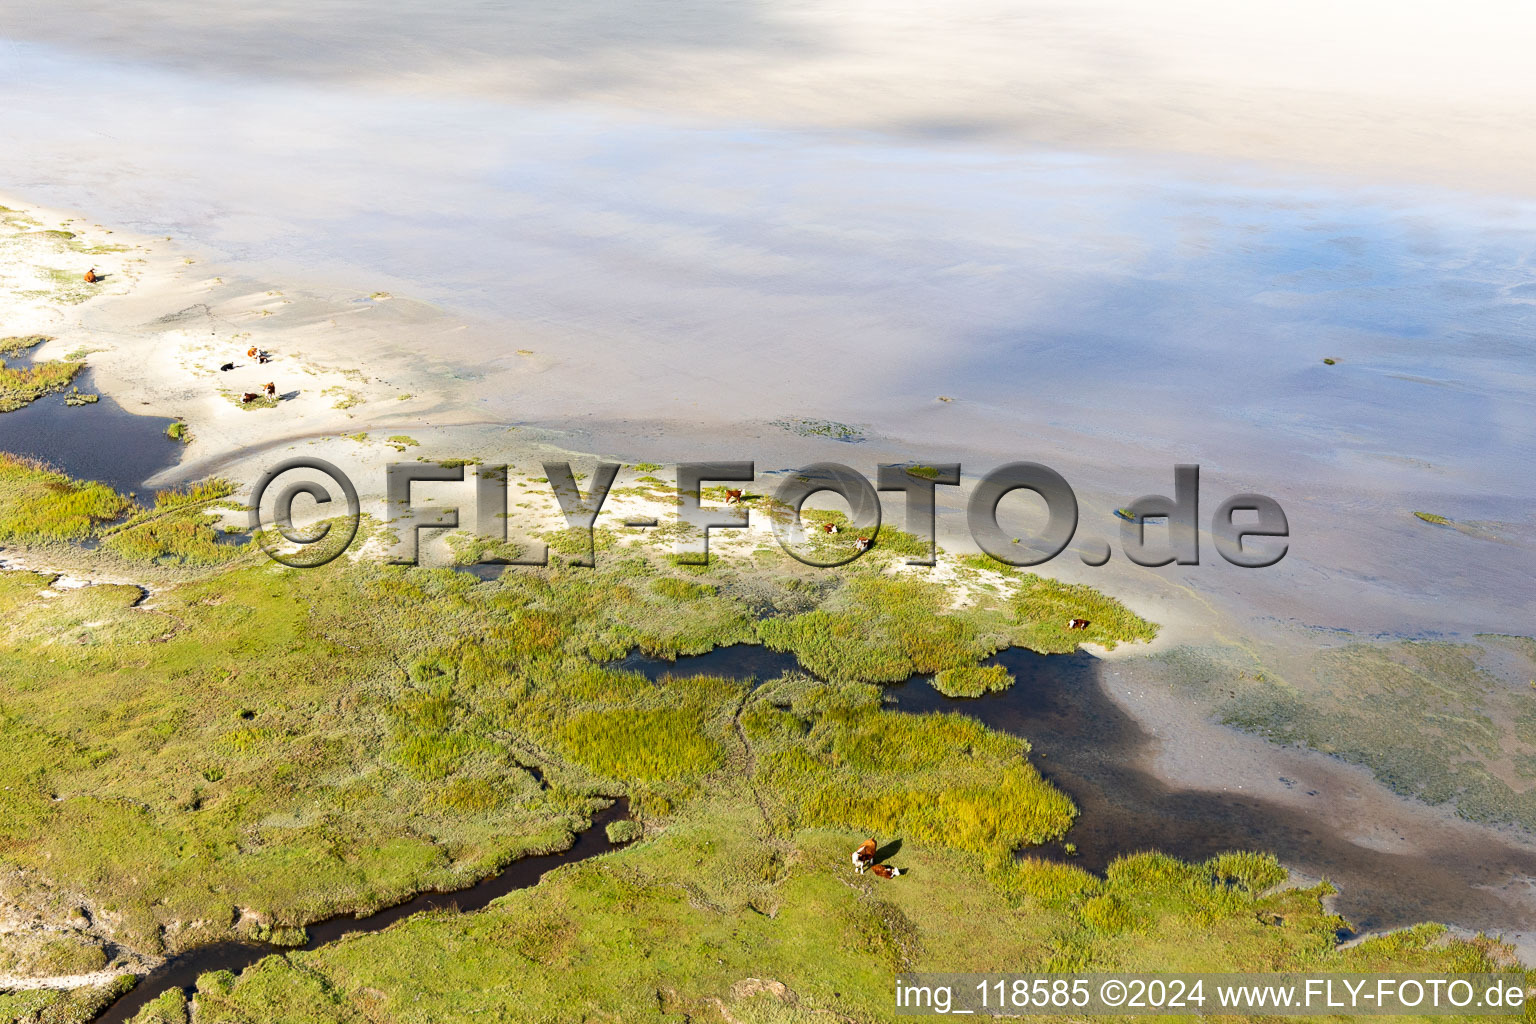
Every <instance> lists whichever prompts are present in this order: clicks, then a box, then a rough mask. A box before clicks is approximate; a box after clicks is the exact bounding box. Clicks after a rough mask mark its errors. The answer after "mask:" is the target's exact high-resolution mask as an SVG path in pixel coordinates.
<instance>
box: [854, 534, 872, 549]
mask: <svg viewBox="0 0 1536 1024" xmlns="http://www.w3.org/2000/svg"><path fill="white" fill-rule="evenodd" d="M853 546H854V548H855V550H858V551H868V550H869V538H868V537H860V538H859V539H858V540H857V541H855V542H854V545H853Z"/></svg>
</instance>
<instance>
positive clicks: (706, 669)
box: [96, 645, 1536, 1024]
mask: <svg viewBox="0 0 1536 1024" xmlns="http://www.w3.org/2000/svg"><path fill="white" fill-rule="evenodd" d="M988 663H989V664H999V665H1002V666H1003V667H1005V668H1007V669H1008V671H1009V672H1010V673H1012V674H1013V676H1014V678H1015V680H1016V682H1015V683H1014V685H1013V686H1012V687H1011V688H1010V689H1008V690H1005V691H1003V692H1001V693H990V694H987V695H985V696H982V697H977V698H951V697H946V696H944V695H943V694H941V693H939V692H938V691H937V690H935V689H934V688H933V687H932V686H930V685H929V683H928V680H927V679H926V678H925V677H921V676H914V677H912V678H911V679H909V680H907V681H906V682H903V683H899V684H896V685H894V686H889V687H887V688H886V693H887V697H888V700H889V701H891V702H892V703H893V706H894V708H895V709H896V710H899V711H904V712H913V713H923V712H931V711H950V712H959V713H961V714H965V715H969V716H971V717H972V718H975V719H976V720H977V721H980V722H982V723H984V724H986V725H988V726H991V727H992V728H995V729H999V730H1001V731H1004V732H1008V733H1011V734H1013V735H1017V736H1022V737H1024V738H1026V739H1028V740H1029V742H1030V744H1031V746H1032V748H1033V751H1032V754H1031V758H1032V760H1033V761H1034V763H1035V764H1036V765H1037V766H1038V767H1039V769H1040V771H1041V772H1042V774H1044V775H1045V777H1046V778H1048V779H1050V780H1051V782H1053V783H1054V784H1055V785H1057V786H1059V787H1060V788H1061V789H1062V790H1063V791H1065V792H1066V793H1067V794H1068V795H1069V796H1070V797H1071V798H1072V799H1073V800H1074V801H1075V802H1076V803H1077V806H1078V808H1079V811H1080V814H1079V816H1078V819H1077V821H1076V823H1075V824H1074V825H1073V826H1072V829H1071V830H1070V831H1069V832H1068V834H1067V840H1070V841H1071V842H1073V843H1075V844H1076V846H1077V850H1078V852H1077V855H1076V856H1073V857H1068V855H1067V853H1066V850H1065V848H1064V842H1056V843H1050V844H1047V845H1045V846H1042V847H1034V848H1031V849H1028V850H1025V851H1022V854H1021V855H1023V856H1034V857H1045V858H1049V859H1052V860H1063V861H1070V862H1072V863H1075V864H1078V865H1080V866H1082V867H1083V868H1085V869H1087V870H1089V871H1094V872H1097V873H1102V872H1103V871H1104V869H1105V868H1106V867H1107V866H1108V865H1109V863H1110V862H1111V861H1112V860H1114V859H1115V858H1116V857H1119V856H1122V855H1124V854H1129V853H1136V852H1139V851H1143V850H1158V851H1161V852H1163V853H1167V854H1170V855H1172V856H1175V857H1179V858H1181V859H1184V860H1204V859H1206V858H1208V857H1211V856H1214V855H1216V854H1218V853H1222V852H1223V851H1226V850H1261V851H1268V852H1270V853H1273V854H1275V856H1277V857H1278V858H1279V859H1280V861H1281V862H1282V863H1283V864H1284V865H1285V866H1286V867H1288V868H1291V869H1293V870H1297V871H1301V872H1303V873H1305V874H1307V875H1313V876H1318V877H1323V878H1327V879H1328V880H1329V881H1331V882H1333V883H1334V885H1336V886H1337V887H1338V888H1339V890H1340V891H1339V895H1338V896H1337V897H1336V898H1335V904H1334V906H1335V909H1336V910H1337V911H1338V913H1340V914H1342V915H1343V916H1344V917H1345V918H1346V919H1348V920H1349V921H1350V923H1351V924H1352V925H1353V927H1354V928H1355V929H1356V930H1357V932H1355V933H1351V932H1348V931H1345V932H1342V933H1341V935H1340V937H1341V938H1347V937H1349V936H1350V935H1351V934H1356V933H1359V932H1368V931H1380V930H1384V929H1390V928H1398V927H1403V926H1406V925H1411V924H1417V923H1419V922H1422V921H1440V922H1445V923H1449V924H1453V925H1457V926H1459V927H1463V928H1471V929H1477V930H1483V931H1488V932H1491V933H1497V932H1500V931H1505V930H1515V929H1528V928H1530V927H1532V925H1533V922H1532V921H1531V920H1529V919H1528V917H1527V916H1526V915H1525V914H1524V913H1523V912H1522V911H1521V909H1520V908H1519V907H1517V906H1515V905H1512V904H1511V903H1510V902H1508V901H1506V900H1504V899H1502V898H1500V896H1499V895H1498V893H1496V892H1494V891H1492V887H1495V886H1497V885H1499V884H1501V883H1502V882H1504V881H1505V880H1506V879H1507V878H1508V876H1510V875H1511V874H1517V875H1526V876H1529V877H1536V855H1533V854H1531V853H1529V852H1527V851H1525V850H1522V849H1520V848H1519V847H1516V846H1514V845H1510V844H1502V843H1497V842H1485V843H1482V844H1480V845H1479V847H1478V849H1477V850H1476V851H1475V854H1472V855H1469V851H1467V850H1466V849H1464V848H1460V847H1456V848H1451V847H1446V848H1432V849H1429V850H1428V851H1423V852H1417V853H1413V854H1394V853H1389V852H1385V851H1382V850H1378V849H1374V848H1372V847H1368V846H1362V845H1360V844H1358V843H1354V842H1351V841H1350V840H1348V839H1347V838H1344V837H1343V836H1341V835H1340V834H1339V830H1338V829H1337V828H1336V827H1335V824H1334V821H1335V815H1334V814H1332V813H1331V808H1330V807H1329V806H1328V805H1326V804H1323V803H1320V804H1319V807H1318V809H1317V811H1316V812H1304V811H1301V810H1297V809H1295V808H1292V807H1289V806H1284V805H1281V804H1277V803H1275V802H1273V801H1268V800H1263V799H1259V798H1253V797H1243V796H1234V795H1231V794H1227V793H1217V792H1210V791H1205V790H1191V789H1178V788H1174V787H1171V786H1169V785H1167V784H1166V783H1164V782H1162V781H1161V780H1160V779H1158V778H1157V777H1156V776H1155V775H1153V774H1152V773H1151V772H1149V771H1147V770H1146V769H1145V768H1143V767H1141V765H1143V764H1144V763H1145V762H1146V760H1147V757H1148V755H1149V754H1150V753H1151V752H1152V746H1153V744H1154V742H1155V741H1154V739H1153V737H1151V736H1150V735H1149V734H1148V733H1146V732H1145V731H1143V730H1142V729H1141V727H1140V726H1139V725H1138V724H1137V723H1136V722H1135V721H1134V720H1133V719H1132V718H1131V717H1130V716H1129V715H1127V714H1126V713H1125V712H1124V711H1122V710H1120V708H1119V707H1118V706H1117V705H1116V704H1115V702H1114V701H1113V700H1112V699H1111V698H1110V697H1109V695H1108V694H1107V693H1106V692H1105V690H1104V687H1103V684H1102V681H1101V678H1100V670H1101V666H1102V662H1101V661H1100V659H1098V658H1096V657H1094V656H1093V655H1091V654H1089V653H1087V652H1085V651H1078V652H1076V653H1074V654H1068V655H1042V654H1035V653H1034V652H1031V651H1025V650H1018V649H1010V650H1007V651H1003V652H1001V653H999V654H998V655H996V656H995V657H993V658H992V659H989V662H988ZM611 667H614V668H620V669H627V670H630V671H634V672H639V673H641V674H643V675H645V676H646V677H647V678H649V679H652V680H654V681H659V680H661V679H663V678H664V677H666V676H668V675H674V676H693V675H714V676H725V677H729V678H735V679H743V680H747V679H756V680H758V681H765V680H769V679H774V678H777V677H778V676H780V675H782V674H784V673H785V672H787V671H792V670H796V669H798V667H799V665H798V662H797V661H796V659H795V657H794V656H793V655H791V654H783V653H778V652H774V651H770V650H768V649H767V648H764V647H756V646H749V645H737V646H733V647H725V648H720V649H718V650H715V651H711V652H709V653H708V654H701V655H698V656H695V657H686V658H679V659H678V660H677V661H675V662H672V661H664V660H661V659H655V658H647V657H644V656H641V655H631V656H629V657H627V658H624V659H622V660H621V661H618V662H614V663H612V665H611ZM627 807H628V805H627V802H626V801H625V800H623V799H620V800H618V801H617V802H615V803H614V804H612V805H611V806H609V807H608V808H606V809H604V810H603V811H600V812H599V813H598V814H596V815H595V816H594V817H593V822H592V827H591V828H589V829H587V830H586V831H585V832H582V833H580V834H579V835H578V836H577V838H576V842H575V845H573V846H572V847H571V848H570V849H569V850H566V851H565V852H564V853H559V854H549V855H544V856H536V857H528V858H524V859H522V860H519V861H514V862H513V863H511V864H510V865H508V866H507V868H506V869H505V870H504V871H503V872H502V873H501V874H499V875H496V876H495V877H493V878H489V879H487V880H485V881H482V882H480V883H478V884H476V885H474V886H471V887H469V888H466V889H462V890H459V891H457V892H445V893H436V892H434V893H423V894H421V895H419V896H416V897H415V898H413V899H411V900H409V901H407V902H405V903H401V904H399V905H397V906H394V907H390V908H388V909H386V910H382V911H380V912H379V913H377V914H374V915H372V916H370V917H365V918H355V917H346V916H341V917H334V918H330V919H328V920H326V921H322V922H320V923H319V924H314V925H310V926H309V927H308V935H309V941H308V942H307V943H305V945H304V946H303V947H302V948H304V949H306V950H312V949H315V948H317V947H319V946H323V945H325V944H326V943H329V942H334V941H336V940H337V939H339V938H341V937H343V936H345V935H351V934H357V933H363V932H377V931H382V930H383V929H385V928H387V927H389V926H390V925H392V924H394V923H395V922H396V921H399V920H401V919H402V918H405V917H407V916H409V915H411V914H415V913H418V912H420V911H423V910H432V909H438V908H442V907H457V908H458V909H459V910H461V911H471V910H479V909H481V908H483V907H485V906H486V905H487V904H489V903H490V902H491V901H492V900H494V899H496V898H497V897H499V896H503V895H505V894H506V893H508V892H511V891H512V890H514V889H520V888H524V887H527V886H531V885H535V884H537V882H538V881H539V879H540V878H541V877H542V876H543V875H544V873H545V872H546V871H549V870H551V869H552V868H555V867H558V866H559V865H561V864H568V863H573V862H575V861H579V860H583V859H585V858H587V857H592V856H594V855H596V854H599V853H603V852H605V851H607V850H610V849H613V844H611V843H609V842H608V840H607V838H606V834H605V829H606V826H607V825H608V823H609V822H611V821H615V820H618V819H619V818H622V817H624V816H625V814H627ZM887 838H890V837H887ZM286 951H287V950H285V949H283V948H279V947H276V946H266V945H254V944H247V943H238V942H225V943H217V944H214V945H210V946H204V947H201V948H198V949H195V950H192V951H189V952H187V953H185V954H182V955H179V956H174V957H171V958H170V959H169V960H167V961H166V962H165V963H164V964H162V965H161V966H160V967H159V968H157V969H156V970H154V971H153V972H151V973H150V974H149V975H147V976H146V977H144V978H143V979H142V980H141V981H140V982H139V984H138V985H137V986H136V987H135V988H134V989H133V990H132V991H131V992H129V993H127V994H126V995H124V996H123V997H122V998H121V999H119V1000H118V1001H117V1002H116V1003H114V1004H112V1006H110V1007H109V1008H108V1009H107V1010H106V1011H105V1012H104V1013H103V1014H102V1015H101V1016H100V1017H98V1018H97V1019H96V1020H97V1024H124V1022H126V1021H129V1020H131V1019H132V1017H133V1016H134V1014H136V1013H137V1012H138V1011H139V1010H140V1008H142V1007H143V1005H144V1004H145V1003H147V1002H149V1001H150V1000H151V999H153V998H154V997H155V996H157V995H159V994H160V993H161V992H164V991H165V990H166V989H169V988H181V989H183V990H186V991H190V990H191V989H192V988H193V986H194V984H195V983H196V981H197V978H198V976H199V975H201V974H203V973H204V972H207V971H216V970H228V971H233V972H236V973H238V972H240V971H242V970H244V969H245V968H247V967H250V966H252V965H253V964H255V963H256V962H258V961H259V960H261V959H262V958H263V957H266V956H271V955H273V954H275V953H282V952H286Z"/></svg>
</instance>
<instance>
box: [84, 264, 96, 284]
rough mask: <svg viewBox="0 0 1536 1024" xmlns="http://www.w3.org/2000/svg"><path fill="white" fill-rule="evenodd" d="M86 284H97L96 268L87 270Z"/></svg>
mask: <svg viewBox="0 0 1536 1024" xmlns="http://www.w3.org/2000/svg"><path fill="white" fill-rule="evenodd" d="M85 283H86V284H95V283H96V268H95V267H92V268H91V269H90V270H87V271H86V272H85Z"/></svg>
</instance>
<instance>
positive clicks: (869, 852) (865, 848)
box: [853, 839, 901, 878]
mask: <svg viewBox="0 0 1536 1024" xmlns="http://www.w3.org/2000/svg"><path fill="white" fill-rule="evenodd" d="M878 850H879V847H878V846H876V845H875V841H874V840H873V839H866V840H864V841H863V842H862V843H860V844H859V848H858V849H857V850H854V851H853V870H854V871H855V872H856V873H858V874H861V875H862V874H863V873H864V872H865V871H873V872H874V873H875V874H877V875H879V876H880V877H881V878H896V877H898V876H899V875H900V874H901V868H893V867H891V866H890V865H888V864H876V863H875V853H876V852H877V851H878Z"/></svg>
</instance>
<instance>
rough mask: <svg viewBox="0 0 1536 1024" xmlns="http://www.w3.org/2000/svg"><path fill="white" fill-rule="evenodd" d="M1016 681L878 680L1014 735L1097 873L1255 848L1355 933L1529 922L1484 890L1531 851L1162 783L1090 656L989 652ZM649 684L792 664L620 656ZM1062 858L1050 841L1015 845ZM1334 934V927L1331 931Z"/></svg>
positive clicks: (1534, 862)
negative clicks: (1419, 845)
mask: <svg viewBox="0 0 1536 1024" xmlns="http://www.w3.org/2000/svg"><path fill="white" fill-rule="evenodd" d="M989 663H990V664H998V665H1002V666H1003V667H1005V668H1006V669H1008V671H1009V672H1010V673H1012V674H1013V676H1014V678H1015V680H1016V682H1015V684H1014V685H1013V686H1012V687H1011V688H1010V689H1008V690H1005V691H1003V692H1001V693H991V694H987V695H985V696H982V697H978V698H972V699H965V698H950V697H945V696H944V695H943V694H941V693H939V692H938V691H937V690H935V689H934V688H933V687H932V686H930V685H929V683H928V680H927V679H926V678H924V677H913V678H912V679H909V680H907V681H906V682H904V683H900V684H897V685H894V686H890V687H887V691H886V692H887V693H888V695H889V696H890V697H891V698H892V699H893V700H894V701H895V706H896V708H898V709H899V710H901V711H910V712H927V711H958V712H960V713H962V714H965V715H969V716H970V717H972V718H975V719H976V720H978V721H980V722H983V723H985V724H986V725H988V726H991V727H993V728H995V729H1000V730H1002V731H1004V732H1007V733H1011V734H1013V735H1016V736H1021V737H1023V738H1025V739H1027V740H1028V741H1029V742H1030V745H1031V746H1032V748H1033V754H1032V759H1033V761H1034V763H1035V764H1036V765H1037V766H1038V767H1039V769H1040V771H1041V772H1042V773H1043V774H1044V775H1045V776H1046V777H1047V778H1048V779H1050V780H1051V781H1052V782H1053V783H1054V784H1056V785H1057V786H1059V787H1060V788H1061V789H1062V790H1064V791H1065V792H1066V793H1067V794H1068V795H1069V796H1071V797H1072V799H1073V801H1075V802H1076V804H1077V806H1078V808H1079V810H1080V812H1081V813H1080V814H1079V816H1078V819H1077V821H1076V823H1075V824H1074V825H1073V826H1072V829H1071V831H1070V832H1069V833H1068V835H1067V839H1068V840H1070V841H1071V842H1072V843H1074V844H1076V847H1077V850H1078V853H1077V855H1076V856H1075V857H1073V858H1070V859H1071V861H1072V862H1073V863H1076V864H1079V865H1081V866H1082V867H1084V868H1087V869H1088V870H1090V871H1094V872H1099V873H1102V872H1103V871H1104V869H1105V868H1106V867H1107V866H1108V865H1109V863H1110V862H1111V861H1112V860H1114V859H1115V858H1116V857H1119V856H1122V855H1124V854H1129V853H1136V852H1139V851H1142V850H1158V851H1161V852H1164V853H1168V854H1171V855H1173V856H1175V857H1179V858H1181V859H1184V860H1204V859H1206V858H1208V857H1211V856H1214V855H1216V854H1218V853H1222V852H1224V851H1227V850H1262V851H1268V852H1270V853H1273V854H1275V856H1277V857H1278V858H1279V859H1280V861H1281V862H1282V863H1283V864H1285V865H1286V867H1288V868H1291V869H1293V870H1296V871H1300V872H1303V873H1305V874H1308V875H1313V876H1317V877H1322V878H1326V879H1328V880H1329V881H1331V882H1332V883H1333V884H1334V885H1335V886H1337V887H1338V888H1339V890H1340V891H1339V895H1338V896H1337V897H1336V902H1335V904H1334V906H1335V907H1336V909H1337V911H1338V912H1339V913H1340V914H1342V915H1343V916H1344V917H1345V918H1346V919H1347V920H1349V921H1350V923H1351V924H1352V925H1353V927H1354V929H1355V930H1356V931H1359V932H1365V931H1377V930H1382V929H1389V928H1396V927H1401V926H1404V925H1410V924H1417V923H1419V922H1422V921H1440V922H1445V923H1448V924H1454V925H1457V926H1460V927H1464V928H1471V929H1477V930H1483V931H1488V932H1492V933H1498V932H1501V931H1517V930H1519V931H1523V930H1528V929H1530V928H1531V927H1532V926H1533V925H1536V920H1533V919H1532V915H1531V914H1530V912H1529V911H1528V910H1527V909H1524V908H1522V907H1520V906H1518V905H1515V904H1512V903H1511V902H1509V901H1508V900H1506V899H1503V898H1501V897H1500V895H1499V894H1498V893H1497V892H1493V891H1490V888H1489V887H1496V886H1499V885H1501V884H1504V883H1505V882H1506V881H1507V880H1508V879H1509V878H1510V877H1511V876H1526V877H1530V878H1536V855H1533V854H1532V853H1530V852H1528V851H1526V850H1523V849H1521V848H1520V847H1518V846H1515V845H1513V844H1505V843H1500V842H1498V841H1496V840H1494V839H1489V840H1488V841H1486V842H1479V843H1478V844H1477V845H1476V847H1475V848H1468V847H1467V846H1466V845H1464V844H1458V845H1454V846H1443V847H1431V848H1428V849H1427V850H1420V851H1419V852H1416V853H1412V854H1394V853H1389V852H1386V851H1383V850H1380V849H1375V848H1372V847H1367V846H1362V845H1360V844H1358V843H1355V842H1352V841H1350V840H1349V839H1347V838H1344V837H1343V836H1342V835H1341V834H1340V827H1339V826H1342V825H1345V824H1353V822H1345V821H1344V820H1343V819H1342V818H1341V817H1340V815H1341V814H1342V812H1341V811H1340V810H1339V809H1338V808H1335V807H1333V806H1331V805H1329V804H1328V803H1327V802H1326V801H1324V800H1323V799H1322V798H1321V797H1319V798H1318V806H1317V809H1316V810H1315V811H1303V810H1298V809H1295V808H1292V807H1289V806H1285V805H1282V804H1278V803H1275V802H1273V801H1269V800H1264V799H1258V798H1252V797H1244V796H1234V795H1231V794H1226V793H1217V792H1210V791H1206V790H1190V789H1179V788H1174V787H1171V786H1169V785H1167V784H1166V783H1164V782H1163V781H1161V780H1160V779H1158V778H1157V777H1156V776H1155V775H1153V774H1152V773H1151V772H1149V771H1147V770H1146V769H1145V768H1144V767H1143V765H1145V764H1146V763H1147V762H1148V761H1149V760H1150V755H1151V754H1152V753H1153V751H1154V743H1155V742H1156V741H1155V740H1154V738H1153V737H1152V736H1151V735H1149V734H1148V733H1147V732H1145V731H1144V730H1143V729H1142V728H1141V727H1140V726H1139V725H1138V724H1137V723H1136V721H1135V720H1134V719H1132V718H1131V717H1130V716H1129V715H1127V714H1126V713H1125V712H1124V711H1122V710H1121V709H1120V708H1119V706H1118V705H1116V704H1115V702H1114V701H1113V700H1112V699H1111V698H1110V696H1109V695H1108V693H1107V692H1106V691H1105V689H1104V686H1103V683H1102V680H1101V677H1100V672H1101V668H1102V665H1103V662H1102V661H1101V660H1100V659H1098V658H1096V657H1094V656H1093V655H1091V654H1089V653H1087V652H1085V651H1078V652H1077V653H1075V654H1070V655H1041V654H1035V653H1034V652H1031V651H1025V650H1019V649H1010V650H1007V651H1004V652H1002V653H1000V654H998V655H997V656H995V657H994V658H992V659H990V660H989ZM619 664H620V665H622V666H623V667H627V668H631V669H635V670H637V671H641V672H643V673H645V674H646V675H647V676H649V677H651V678H653V679H655V678H660V677H661V676H663V675H665V674H667V673H669V672H670V673H674V674H680V675H702V674H710V675H725V676H733V677H735V678H748V677H755V678H756V679H758V680H764V679H772V678H775V677H776V676H778V675H780V674H781V673H782V672H784V671H786V670H787V669H790V668H794V667H795V660H794V658H793V656H791V655H787V654H778V653H775V652H773V651H769V650H766V649H765V648H761V647H749V646H737V647H731V648H724V649H721V650H717V651H712V652H710V653H709V654H704V655H700V656H698V657H693V658H681V659H679V660H678V661H677V662H675V663H673V662H665V661H660V660H656V659H646V658H637V657H631V658H628V659H626V660H625V661H624V662H620V663H619ZM1026 855H1029V856H1043V857H1047V858H1051V859H1060V860H1066V859H1069V858H1068V857H1067V855H1066V851H1065V848H1064V846H1063V844H1062V843H1051V844H1049V845H1047V846H1044V847H1038V848H1034V849H1031V850H1028V851H1026ZM1345 934H1348V933H1345Z"/></svg>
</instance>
